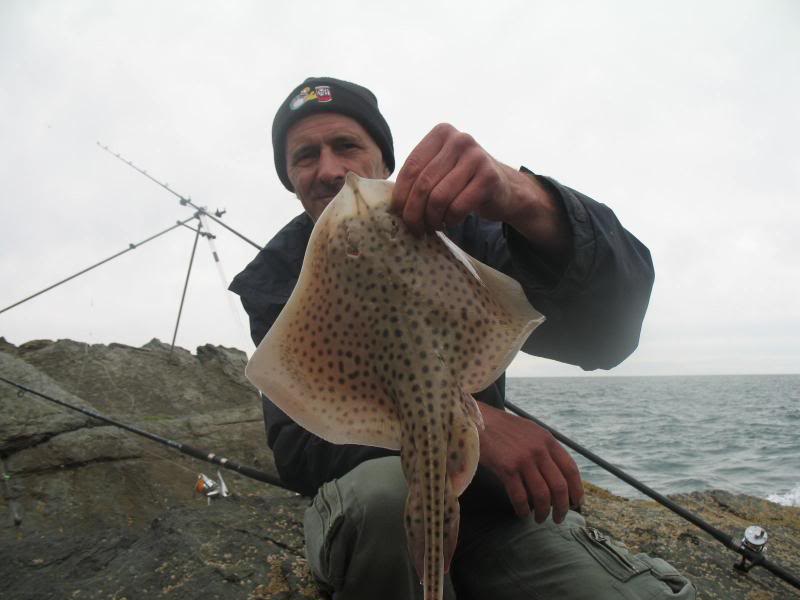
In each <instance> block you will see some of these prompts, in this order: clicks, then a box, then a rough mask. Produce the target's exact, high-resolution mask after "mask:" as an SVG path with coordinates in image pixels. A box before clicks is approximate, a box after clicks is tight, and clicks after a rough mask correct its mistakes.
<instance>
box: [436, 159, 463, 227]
mask: <svg viewBox="0 0 800 600" xmlns="http://www.w3.org/2000/svg"><path fill="white" fill-rule="evenodd" d="M474 171H475V170H474V164H472V163H470V162H462V163H459V164H458V165H456V167H455V168H454V169H453V170H451V171H450V172H449V173H447V175H445V177H444V178H443V179H442V180H441V181H440V182H439V183H438V184H437V185H436V187H435V188H433V190H431V193H430V194H428V202H427V207H426V210H425V223H426V224H427V225H428V227H429V228H431V229H436V228H438V227H439V226H441V225H442V224H443V223H445V224H446V225H449V226H453V225H458V224H459V223H461V222H462V221H463V220H464V217H466V216H467V213H469V212H470V210H471V208H470V207H469V206H468V207H467V208H466V210H464V211H460V210H459V211H453V204H454V203H456V202H460V201H461V199H462V196H463V194H464V192H466V191H467V190H468V188H469V186H470V182H471V180H472V176H473V174H474ZM451 213H452V214H451ZM459 215H460V219H459V220H457V221H455V222H453V218H457V217H458V216H459Z"/></svg>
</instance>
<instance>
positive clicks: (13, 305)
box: [0, 216, 197, 314]
mask: <svg viewBox="0 0 800 600" xmlns="http://www.w3.org/2000/svg"><path fill="white" fill-rule="evenodd" d="M195 218H197V217H196V216H193V217H190V218H188V219H186V220H185V221H178V222H177V223H175V225H173V226H171V227H168V228H167V229H164V230H163V231H159V232H158V233H156V234H155V235H151V236H150V237H149V238H147V239H145V240H142V241H141V242H139V243H138V244H128V247H127V248H125V250H122V251H121V252H117V253H116V254H114V255H112V256H109V257H108V258H104V259H103V260H101V261H100V262H98V263H95V264H93V265H91V266H89V267H86V268H85V269H82V270H81V271H78V272H77V273H75V274H74V275H70V276H69V277H67V278H66V279H62V280H61V281H58V282H56V283H54V284H53V285H50V286H48V287H46V288H44V289H43V290H40V291H38V292H36V293H35V294H31V295H30V296H28V297H27V298H23V299H22V300H19V301H17V302H15V303H14V304H11V305H10V306H6V307H5V308H3V309H2V310H0V314H2V313H4V312H6V311H7V310H11V309H12V308H14V307H15V306H19V305H20V304H23V303H25V302H27V301H28V300H33V299H34V298H36V297H37V296H41V295H42V294H44V293H45V292H49V291H50V290H52V289H53V288H56V287H58V286H60V285H62V284H64V283H67V282H68V281H70V280H72V279H75V278H76V277H78V276H79V275H83V274H84V273H88V272H89V271H91V270H92V269H96V268H97V267H99V266H100V265H103V264H105V263H107V262H109V261H110V260H113V259H115V258H117V257H119V256H122V255H123V254H125V253H126V252H130V251H131V250H135V249H136V248H139V247H141V246H143V245H144V244H146V243H147V242H149V241H152V240H154V239H156V238H157V237H159V236H162V235H164V234H165V233H169V232H170V231H172V230H173V229H177V228H178V227H181V226H183V225H185V224H186V223H188V222H189V221H191V220H192V219H195Z"/></svg>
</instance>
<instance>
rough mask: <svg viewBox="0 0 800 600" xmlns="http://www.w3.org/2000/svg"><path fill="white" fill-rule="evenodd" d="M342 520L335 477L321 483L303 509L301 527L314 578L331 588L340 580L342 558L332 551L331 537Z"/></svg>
mask: <svg viewBox="0 0 800 600" xmlns="http://www.w3.org/2000/svg"><path fill="white" fill-rule="evenodd" d="M344 523H345V514H344V505H343V502H342V495H341V492H340V490H339V487H338V485H337V484H336V482H335V481H330V482H328V483H326V484H325V485H323V486H322V487H321V488H320V489H319V491H318V492H317V495H316V496H314V499H313V500H312V502H311V505H310V506H309V507H308V508H307V509H306V512H305V515H304V518H303V529H304V533H305V538H306V558H307V559H308V565H309V567H310V569H311V572H312V573H313V574H314V576H315V577H316V578H317V580H318V581H319V582H320V583H322V584H324V585H326V586H329V587H331V588H338V587H340V586H341V585H342V584H343V582H344V575H345V573H346V567H347V565H346V564H345V561H346V558H345V556H344V555H343V554H342V553H337V552H333V548H334V541H335V540H336V538H337V536H338V535H340V534H341V529H342V526H343V525H344Z"/></svg>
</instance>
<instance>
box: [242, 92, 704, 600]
mask: <svg viewBox="0 0 800 600" xmlns="http://www.w3.org/2000/svg"><path fill="white" fill-rule="evenodd" d="M272 143H273V150H274V158H275V167H276V170H277V173H278V176H279V178H280V179H281V181H282V182H283V184H284V186H285V187H286V188H287V189H288V190H289V191H292V192H294V193H295V195H296V196H297V197H298V198H299V200H300V202H301V203H302V205H303V208H304V209H305V212H304V213H303V214H302V215H300V216H299V217H297V218H295V219H294V220H292V221H291V222H290V223H289V224H288V225H286V227H284V228H283V229H282V230H281V231H280V232H279V233H278V234H277V235H276V236H275V237H274V238H273V239H272V240H271V241H270V242H269V244H267V246H266V247H265V248H264V250H262V251H261V252H260V253H259V254H258V256H257V257H256V258H255V260H254V261H253V262H252V263H250V265H248V267H247V268H246V269H245V270H244V271H243V272H242V273H240V274H239V275H238V276H237V277H236V278H235V280H234V281H233V283H232V284H231V290H233V291H234V292H236V293H237V294H239V295H240V296H241V299H242V303H243V305H244V308H245V310H246V311H247V313H248V315H249V316H250V323H251V333H252V336H253V341H254V342H255V343H256V344H258V343H259V342H260V341H261V339H262V338H263V336H264V335H265V334H266V332H267V331H268V330H269V328H270V326H271V325H272V323H273V322H274V320H275V318H276V317H277V315H278V314H279V313H280V311H281V309H282V307H283V306H284V304H285V302H286V301H287V299H288V297H289V295H290V294H291V291H292V289H293V287H294V285H295V283H296V281H297V277H298V274H299V272H300V268H301V265H302V260H303V253H304V251H305V247H306V244H307V242H308V237H309V235H310V233H311V229H312V227H313V223H314V221H316V219H317V218H318V217H319V216H320V214H321V213H322V211H323V210H324V208H325V206H326V205H327V204H328V203H329V202H330V201H331V199H332V198H333V197H334V196H335V195H336V193H337V192H338V191H339V190H340V189H341V187H342V185H343V184H344V177H345V175H346V174H347V172H348V171H353V172H354V173H356V174H358V175H361V176H362V177H369V178H384V179H385V178H387V177H389V175H390V174H391V173H392V171H393V170H394V166H395V165H394V150H393V144H392V136H391V132H390V129H389V126H388V125H387V123H386V121H385V120H384V118H383V116H382V115H381V113H380V111H379V110H378V104H377V100H376V98H375V96H374V95H373V94H372V93H371V92H370V91H369V90H367V89H366V88H364V87H361V86H359V85H356V84H353V83H349V82H345V81H340V80H337V79H333V78H329V77H320V78H310V79H307V80H306V81H304V82H303V83H302V84H301V85H299V86H298V87H297V88H295V89H294V90H293V91H292V92H291V93H290V94H289V96H288V97H287V98H286V100H285V101H284V102H283V104H282V105H281V107H280V108H279V109H278V111H277V114H276V115H275V119H274V122H273V128H272ZM392 203H393V209H394V210H395V211H396V212H397V213H398V214H399V215H402V218H403V220H404V221H405V223H406V224H407V226H408V227H409V228H410V229H411V230H412V231H414V232H415V233H417V234H418V235H427V234H430V233H431V232H432V231H434V230H437V229H443V230H445V231H446V232H447V234H448V236H449V237H450V238H451V239H452V240H453V241H454V242H455V243H457V244H458V245H459V246H460V247H462V248H463V249H464V250H465V251H467V252H468V253H470V254H471V255H473V256H475V257H476V258H477V259H479V260H481V261H483V262H485V263H487V264H490V265H492V266H493V267H495V268H497V269H499V270H502V271H504V272H505V273H507V274H509V275H511V276H512V277H514V278H515V279H517V280H518V281H519V282H520V284H521V285H522V287H523V289H524V291H525V293H526V295H527V296H528V298H529V299H530V301H531V304H532V305H533V306H535V307H536V308H537V309H538V310H540V311H541V312H542V313H543V314H545V315H546V316H547V321H546V322H545V323H544V324H543V325H542V326H540V327H539V328H538V329H537V330H536V332H535V333H534V334H533V335H532V336H531V337H530V339H529V340H527V342H526V343H525V345H524V346H523V350H524V351H526V352H529V353H532V354H535V355H538V356H544V357H548V358H552V359H556V360H560V361H563V362H567V363H571V364H576V365H580V366H581V367H583V368H584V369H596V368H611V367H613V366H615V365H616V364H618V363H619V362H621V361H622V360H623V359H624V358H625V357H626V356H628V355H629V354H630V353H631V352H632V351H633V350H634V349H635V347H636V345H637V344H638V340H639V332H640V328H641V323H642V319H643V318H644V313H645V310H646V308H647V302H648V300H649V295H650V289H651V287H652V282H653V270H652V263H651V261H650V254H649V252H648V250H647V248H646V247H645V246H643V245H642V244H641V243H640V242H639V241H638V240H637V239H636V238H635V237H633V236H632V235H631V234H630V233H628V232H627V231H625V230H624V229H623V228H622V226H621V225H620V224H619V222H618V221H617V219H616V217H615V216H614V215H613V213H612V212H611V211H610V210H609V209H608V208H607V207H605V206H603V205H601V204H598V203H597V202H594V201H593V200H591V199H590V198H588V197H586V196H584V195H582V194H580V193H578V192H575V191H573V190H571V189H569V188H567V187H564V186H562V185H560V184H559V183H557V182H555V181H554V180H552V179H548V178H544V177H540V176H538V175H534V174H533V173H532V172H531V171H529V170H527V169H525V168H522V169H520V170H519V171H517V170H515V169H512V168H511V167H509V166H507V165H504V164H501V163H499V162H498V161H496V160H495V159H493V158H492V157H491V156H490V155H489V154H488V153H487V152H486V151H485V150H484V149H483V148H481V146H479V145H478V144H477V143H476V141H475V140H474V139H472V138H471V137H470V136H469V135H466V134H464V133H461V132H459V131H457V130H456V129H455V128H453V127H452V126H450V125H444V124H442V125H437V126H436V127H435V128H434V129H433V130H432V131H431V132H430V133H429V134H428V135H427V136H425V138H423V140H422V141H421V142H420V143H419V144H418V145H417V147H416V148H415V149H414V150H413V152H412V153H411V154H410V155H409V157H408V159H407V160H406V162H405V164H404V165H403V167H402V168H401V169H400V172H399V174H398V176H397V180H396V184H395V187H394V193H393V200H392ZM475 397H476V399H477V400H478V401H479V402H478V405H479V407H480V410H481V412H482V416H483V420H484V423H485V429H484V431H482V432H481V433H480V454H481V455H480V464H479V468H478V472H477V474H476V476H475V479H474V480H473V482H472V484H471V485H470V486H469V488H468V489H467V490H466V492H465V493H464V494H463V495H462V497H461V499H460V503H461V512H462V514H461V527H460V532H459V541H458V546H457V548H456V552H455V555H454V558H453V561H452V565H451V569H450V573H449V578H448V580H447V582H446V594H445V595H446V597H448V598H454V597H456V595H457V596H458V598H459V599H460V600H463V599H466V598H474V599H476V600H483V599H485V598H493V599H496V600H505V599H516V598H559V599H562V598H563V599H578V598H586V599H588V598H592V599H605V598H648V599H649V598H662V597H663V598H682V599H683V598H693V597H694V588H693V586H692V585H691V584H689V583H688V582H687V581H686V580H685V579H683V578H682V577H681V576H680V575H679V574H678V573H677V572H675V570H674V569H672V568H671V567H670V566H669V565H667V564H666V563H664V562H663V561H660V560H659V559H651V558H650V557H647V556H644V555H638V556H632V555H630V554H629V553H628V552H627V551H626V550H624V549H623V548H622V547H620V546H618V545H616V544H614V543H612V542H609V541H607V540H605V538H604V537H603V536H601V535H599V534H598V532H596V531H595V530H589V529H586V528H585V523H584V521H583V519H582V517H581V516H580V515H579V514H578V513H576V512H574V511H571V510H570V508H571V507H572V508H578V507H579V506H580V504H581V502H582V499H583V488H582V484H581V479H580V474H579V472H578V469H577V466H576V465H575V463H574V461H573V460H572V458H571V457H570V456H569V454H568V453H567V452H566V451H565V450H564V449H563V448H562V447H561V446H560V445H559V444H558V443H557V442H556V441H555V440H554V439H553V437H552V436H551V435H550V434H549V433H548V432H546V431H545V430H543V429H541V428H540V427H538V426H537V425H535V424H534V423H532V422H530V421H528V420H525V419H522V418H519V417H517V416H514V415H511V414H510V413H507V412H505V411H504V410H503V409H504V397H505V378H504V377H501V378H500V379H498V381H496V382H495V383H494V384H493V385H492V386H490V387H489V388H488V389H486V390H483V391H482V392H479V393H478V394H476V395H475ZM264 415H265V422H266V426H267V438H268V443H269V445H270V447H271V448H272V450H273V453H274V456H275V462H276V465H277V467H278V471H279V472H280V475H281V478H282V479H283V480H284V481H285V482H286V483H287V484H288V485H290V486H292V487H294V488H295V489H297V490H298V491H299V492H301V493H303V494H305V495H308V496H313V497H314V501H313V503H312V505H311V506H310V507H309V509H308V510H307V512H306V517H305V532H306V550H307V555H308V559H309V564H310V566H311V568H312V570H313V572H314V574H315V576H316V577H317V578H318V579H319V580H320V582H321V583H322V584H323V585H325V586H326V587H328V588H329V589H330V590H332V591H333V592H334V596H335V598H337V599H340V600H348V599H371V598H381V599H382V600H389V599H395V598H396V599H398V600H399V599H411V598H416V597H421V587H420V585H419V576H418V575H417V574H416V573H415V570H414V566H413V565H412V561H411V559H410V557H409V555H408V551H407V547H406V542H405V534H404V530H403V519H402V513H403V505H404V502H405V496H406V487H405V482H404V480H403V476H402V471H401V467H400V461H399V459H398V457H397V456H396V453H394V452H391V451H388V450H385V449H381V448H372V447H364V446H353V445H344V446H342V445H334V444H330V443H328V442H325V441H324V440H321V439H320V438H317V437H316V436H314V435H312V434H311V433H309V432H308V431H305V430H303V429H302V428H301V427H300V426H299V425H297V424H296V423H294V422H293V421H291V420H290V419H289V418H288V417H287V416H286V415H285V414H284V413H283V412H281V411H280V410H279V409H278V408H277V407H276V406H275V405H273V404H272V403H271V402H270V401H269V399H268V398H264Z"/></svg>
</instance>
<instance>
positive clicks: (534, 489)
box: [524, 464, 553, 523]
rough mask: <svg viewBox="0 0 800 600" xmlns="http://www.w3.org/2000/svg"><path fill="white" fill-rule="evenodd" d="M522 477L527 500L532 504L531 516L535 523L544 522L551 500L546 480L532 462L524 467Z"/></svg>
mask: <svg viewBox="0 0 800 600" xmlns="http://www.w3.org/2000/svg"><path fill="white" fill-rule="evenodd" d="M524 477H525V485H526V487H527V489H528V498H529V502H530V503H531V505H533V518H534V519H535V520H536V522H537V523H544V521H545V519H547V515H549V514H550V506H551V505H552V502H553V500H552V495H551V493H550V489H549V488H548V486H547V481H546V480H545V478H544V477H543V476H542V473H541V472H540V471H539V469H537V468H536V465H533V464H531V465H529V466H528V467H527V468H526V469H525V471H524Z"/></svg>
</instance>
